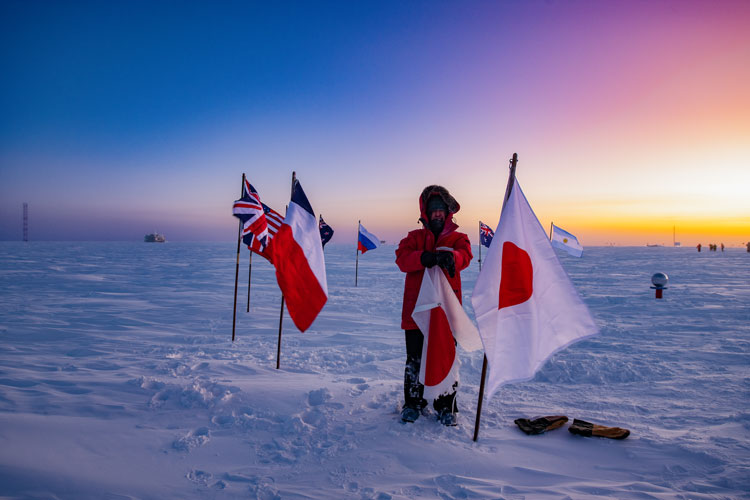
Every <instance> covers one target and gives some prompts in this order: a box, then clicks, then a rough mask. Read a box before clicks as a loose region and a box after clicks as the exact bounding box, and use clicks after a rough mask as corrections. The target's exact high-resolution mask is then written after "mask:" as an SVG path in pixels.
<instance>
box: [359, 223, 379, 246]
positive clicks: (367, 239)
mask: <svg viewBox="0 0 750 500" xmlns="http://www.w3.org/2000/svg"><path fill="white" fill-rule="evenodd" d="M376 248H378V237H377V236H375V235H374V234H372V233H371V232H369V231H368V230H367V229H365V226H363V225H362V224H360V225H359V238H358V239H357V249H358V250H359V251H360V252H362V253H365V252H366V251H368V250H374V249H376Z"/></svg>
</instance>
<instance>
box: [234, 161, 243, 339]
mask: <svg viewBox="0 0 750 500" xmlns="http://www.w3.org/2000/svg"><path fill="white" fill-rule="evenodd" d="M244 193H245V174H244V173H243V174H242V190H241V191H240V198H242V195H243V194H244ZM241 242H242V221H240V229H239V234H238V235H237V265H236V266H235V268H234V311H233V312H232V342H234V331H235V327H236V325H237V283H238V282H239V279H240V243H241Z"/></svg>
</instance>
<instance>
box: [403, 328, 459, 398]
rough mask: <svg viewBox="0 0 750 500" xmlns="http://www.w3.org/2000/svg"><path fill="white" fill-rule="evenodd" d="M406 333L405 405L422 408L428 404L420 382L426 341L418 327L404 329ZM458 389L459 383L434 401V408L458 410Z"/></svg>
mask: <svg viewBox="0 0 750 500" xmlns="http://www.w3.org/2000/svg"><path fill="white" fill-rule="evenodd" d="M404 334H405V337H406V368H405V369H404V406H405V407H406V406H410V407H412V408H417V409H419V410H421V409H422V408H424V407H426V406H427V400H426V399H424V398H423V397H422V395H423V394H424V385H422V384H420V383H419V367H420V366H421V364H422V344H423V343H424V335H423V334H422V332H421V331H419V330H418V329H414V330H404ZM456 389H458V383H456V385H454V386H453V392H452V393H450V394H444V395H442V396H440V397H439V398H437V399H436V400H435V401H433V402H432V406H433V408H435V410H436V411H438V412H439V411H440V410H442V409H443V408H446V409H448V410H451V411H453V412H457V411H458V407H457V405H456Z"/></svg>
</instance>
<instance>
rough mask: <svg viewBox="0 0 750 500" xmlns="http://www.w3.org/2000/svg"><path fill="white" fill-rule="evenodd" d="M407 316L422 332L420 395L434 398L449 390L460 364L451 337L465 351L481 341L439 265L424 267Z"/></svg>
mask: <svg viewBox="0 0 750 500" xmlns="http://www.w3.org/2000/svg"><path fill="white" fill-rule="evenodd" d="M411 317H412V318H414V322H415V323H416V324H417V326H418V327H419V329H420V330H421V331H422V334H423V335H424V343H423V344H422V363H421V364H420V367H419V381H420V382H422V384H424V397H425V398H426V399H435V398H437V397H438V396H440V395H442V394H449V393H451V392H453V390H455V386H454V384H456V383H457V382H458V368H459V366H460V362H459V359H458V356H456V344H455V342H454V340H453V339H454V338H455V339H456V341H457V342H458V343H459V344H460V345H461V347H462V348H463V349H464V350H466V351H474V350H477V349H479V348H480V347H482V342H481V340H480V338H479V333H478V332H477V328H476V327H475V326H474V323H472V322H471V320H470V319H469V316H468V315H467V314H466V311H464V308H463V306H461V303H460V302H459V301H458V298H457V297H456V294H455V293H453V289H452V288H451V286H450V283H448V280H447V279H446V278H445V275H444V274H443V270H442V269H440V268H439V267H432V268H429V269H426V270H425V273H424V277H423V278H422V285H421V287H420V289H419V296H418V297H417V304H416V305H415V306H414V312H413V313H412V315H411Z"/></svg>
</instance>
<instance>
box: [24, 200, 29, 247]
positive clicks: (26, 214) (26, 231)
mask: <svg viewBox="0 0 750 500" xmlns="http://www.w3.org/2000/svg"><path fill="white" fill-rule="evenodd" d="M23 241H29V204H28V203H24V204H23Z"/></svg>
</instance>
